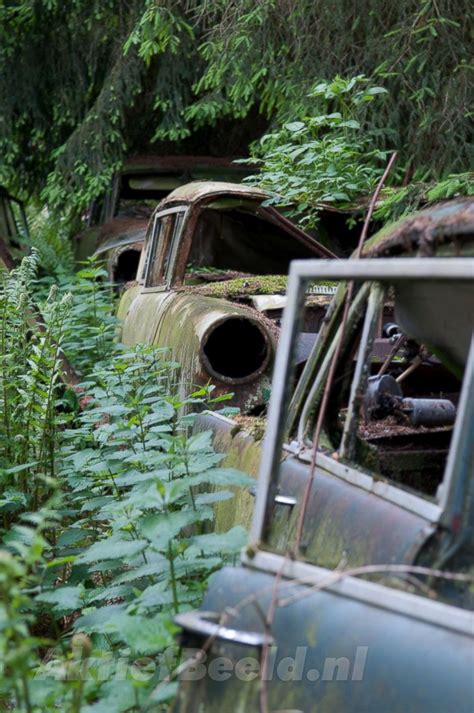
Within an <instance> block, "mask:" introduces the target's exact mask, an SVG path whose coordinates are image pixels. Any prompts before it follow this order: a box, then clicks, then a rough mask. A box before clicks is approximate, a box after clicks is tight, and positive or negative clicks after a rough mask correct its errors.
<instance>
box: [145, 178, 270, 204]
mask: <svg viewBox="0 0 474 713" xmlns="http://www.w3.org/2000/svg"><path fill="white" fill-rule="evenodd" d="M222 194H225V195H227V196H235V197H237V198H239V197H240V198H250V199H252V198H254V199H255V200H257V201H263V200H266V199H267V198H269V197H270V194H269V193H267V192H266V191H264V190H262V189H261V188H255V187H254V186H246V185H242V184H240V183H227V182H225V181H192V182H191V183H186V184H185V185H184V186H180V187H179V188H176V189H175V190H174V191H172V192H171V193H170V194H169V195H167V196H166V198H163V200H162V201H161V203H160V204H159V210H162V209H164V208H167V207H168V206H169V205H171V204H175V203H197V202H199V201H201V200H204V199H205V198H212V197H213V196H218V195H222Z"/></svg>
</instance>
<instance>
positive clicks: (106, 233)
mask: <svg viewBox="0 0 474 713" xmlns="http://www.w3.org/2000/svg"><path fill="white" fill-rule="evenodd" d="M249 173H250V171H249V169H248V168H247V167H246V166H244V165H243V164H240V163H236V162H235V161H234V159H233V158H214V157H212V156H153V155H145V156H136V157H133V158H130V159H128V160H127V161H126V162H125V164H124V166H123V168H122V169H121V171H119V172H118V173H116V174H115V176H114V178H113V180H112V183H111V186H110V188H109V190H108V191H107V192H106V194H105V196H104V198H103V199H102V200H95V201H94V202H93V203H92V205H91V206H90V208H89V211H88V214H87V217H86V230H84V231H83V232H82V233H80V234H79V235H77V236H76V238H75V253H76V257H77V260H78V261H81V260H84V259H85V258H87V257H89V256H90V255H92V254H93V253H94V252H95V251H97V254H99V255H101V256H102V257H105V258H106V267H107V270H108V273H109V278H110V280H111V281H113V282H114V283H124V282H127V281H128V280H133V279H135V277H136V273H137V268H138V262H139V260H140V253H141V250H142V247H143V242H144V239H145V234H146V229H147V225H148V221H149V219H150V216H151V213H152V212H153V210H154V208H155V207H156V204H157V202H158V201H160V200H162V199H163V198H165V197H166V196H167V195H168V194H169V193H171V191H173V190H174V189H176V188H178V187H179V186H182V185H184V184H186V183H189V182H190V181H196V180H210V179H212V180H216V181H233V182H234V183H235V182H239V181H241V180H242V179H243V178H244V177H245V176H248V175H249Z"/></svg>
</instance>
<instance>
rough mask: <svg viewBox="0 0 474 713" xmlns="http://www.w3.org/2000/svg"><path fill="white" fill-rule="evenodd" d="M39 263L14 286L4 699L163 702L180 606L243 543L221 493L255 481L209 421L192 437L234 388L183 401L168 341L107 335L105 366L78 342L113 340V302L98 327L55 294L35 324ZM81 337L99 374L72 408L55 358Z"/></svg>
mask: <svg viewBox="0 0 474 713" xmlns="http://www.w3.org/2000/svg"><path fill="white" fill-rule="evenodd" d="M37 260H38V258H37V255H35V254H33V255H32V256H31V257H28V258H25V260H24V261H23V263H22V265H21V267H20V268H19V269H18V270H17V271H15V272H13V273H11V274H10V275H8V274H4V275H2V289H1V290H0V298H1V309H2V312H1V314H2V315H3V331H2V333H1V334H2V340H3V341H2V344H3V351H2V353H1V355H2V359H1V362H0V367H1V369H0V371H1V373H0V376H1V377H2V382H1V383H2V386H3V389H2V393H3V394H4V395H3V401H2V411H1V414H2V420H1V423H0V433H1V441H0V444H1V447H2V452H1V458H2V461H1V468H2V470H1V473H0V475H1V478H2V480H1V481H0V495H1V501H0V503H1V508H2V512H3V515H4V521H3V525H4V527H3V530H2V532H1V536H2V545H3V547H4V548H5V549H4V550H3V551H1V550H0V667H1V670H2V676H1V677H0V678H1V681H0V701H1V702H2V705H3V706H4V707H6V709H11V708H12V707H13V708H14V709H15V710H17V711H24V712H25V713H47V712H48V711H51V713H53V711H56V710H58V709H60V710H65V711H67V712H68V713H79V711H83V712H84V713H100V712H101V711H114V713H115V712H117V713H119V712H120V711H135V712H136V711H145V710H149V709H150V705H153V709H154V710H161V708H160V706H161V702H160V701H165V700H167V699H168V698H169V697H170V696H172V695H173V693H174V690H175V686H174V685H170V686H167V687H165V689H163V690H161V688H160V694H159V696H158V697H156V696H155V694H154V691H155V688H156V686H157V685H158V683H161V682H162V681H163V679H164V677H165V676H166V675H167V674H168V673H169V672H170V671H171V670H172V669H173V668H174V666H176V664H177V662H178V661H179V649H178V647H177V646H176V643H175V640H174V634H175V632H176V627H175V625H174V624H173V617H174V615H175V614H176V613H177V612H179V611H181V610H183V609H186V608H189V607H195V606H198V605H199V603H200V600H201V597H202V593H203V591H204V588H205V586H206V582H207V578H208V577H209V575H210V574H212V573H213V572H214V571H215V570H216V569H218V568H219V567H220V566H222V564H223V563H224V562H233V561H234V559H235V557H236V555H237V553H238V552H239V550H240V548H241V547H242V545H243V544H244V542H245V532H244V531H243V530H242V529H241V528H234V529H233V530H231V531H229V532H227V533H219V534H216V533H212V532H211V523H212V519H213V509H212V508H213V505H214V504H215V503H217V502H219V501H222V500H225V499H228V498H231V497H233V492H232V489H233V488H235V487H238V486H242V485H245V486H247V485H248V484H249V483H250V482H253V481H251V479H250V478H248V477H247V476H245V475H244V474H242V473H240V472H238V471H236V470H234V469H225V468H222V467H220V462H221V460H222V458H223V456H222V455H221V454H218V453H216V452H215V451H214V449H213V447H212V444H211V434H210V433H196V434H194V435H191V427H192V425H193V422H194V418H195V413H194V409H196V408H197V407H200V408H201V407H202V406H212V407H216V406H219V405H220V404H221V402H223V401H225V397H222V396H221V397H217V398H213V395H212V387H208V388H203V389H200V390H198V391H194V392H193V393H191V394H190V395H189V396H188V397H187V398H185V399H184V400H183V399H180V397H178V396H177V395H176V394H177V388H176V386H177V381H178V379H179V367H178V365H177V364H176V363H174V362H173V361H170V360H169V359H168V358H167V354H166V351H164V350H158V349H156V348H154V347H149V346H138V347H136V348H135V349H133V350H131V351H126V350H125V348H124V347H121V346H120V345H116V346H112V342H111V341H110V339H109V336H107V339H106V343H105V345H103V346H104V349H103V353H102V355H101V356H103V357H105V358H104V359H102V361H101V362H99V361H98V356H99V355H98V353H96V352H93V351H92V349H91V350H90V351H87V352H84V351H82V350H81V349H79V346H80V344H81V341H80V340H81V337H82V338H83V339H90V340H91V344H92V343H93V342H94V340H96V341H95V348H96V349H98V348H99V346H100V344H99V342H97V339H98V338H99V336H100V338H101V339H102V338H103V336H104V333H102V332H100V330H99V331H97V329H98V327H97V323H96V322H95V321H94V320H99V319H101V315H100V313H99V312H96V314H95V315H94V320H93V321H92V323H91V322H90V321H89V313H87V312H84V311H82V310H76V312H74V310H75V309H76V307H75V306H74V305H73V306H72V308H71V305H70V298H69V297H64V298H59V297H58V293H57V290H53V292H52V293H51V294H50V296H49V299H48V301H47V302H46V304H44V305H43V310H44V322H45V326H44V328H43V329H42V330H37V328H36V327H35V325H34V322H32V320H31V318H30V317H31V310H32V309H34V307H33V304H32V297H31V285H32V283H33V281H34V278H35V271H36V269H37ZM98 277H100V269H99V268H96V267H94V266H93V265H91V266H89V267H88V268H87V269H86V270H85V271H83V272H82V275H81V276H80V278H79V283H80V284H82V283H84V284H83V290H82V293H81V295H80V296H79V298H78V299H79V302H81V300H82V304H84V303H85V302H87V304H88V307H89V311H91V310H92V309H93V307H94V305H96V306H97V305H98V304H99V303H100V304H101V305H102V306H104V307H105V295H106V291H105V290H103V291H101V290H102V288H101V287H100V282H99V281H98ZM86 284H88V285H89V288H90V289H89V288H87V289H86ZM97 290H98V292H97ZM68 330H70V331H68ZM71 332H74V339H75V340H76V341H74V342H71V341H69V342H68V339H69V340H70V339H71V338H72V337H71ZM68 344H69V349H70V353H71V355H72V356H73V357H74V359H75V360H76V363H80V364H81V368H82V369H83V371H84V373H85V375H86V379H85V381H84V382H83V383H82V384H81V386H80V390H81V394H82V398H81V410H80V411H79V412H78V413H77V414H76V415H75V417H74V419H73V420H71V416H67V415H66V414H65V413H64V412H63V409H64V404H65V399H64V396H63V395H62V393H61V392H62V389H61V388H60V386H59V376H60V373H61V372H60V369H59V366H58V363H57V356H58V353H59V349H60V347H61V345H62V346H64V347H67V346H68ZM94 353H96V361H95V362H94V363H93V361H92V358H93V354H94ZM5 389H7V391H5ZM5 394H6V395H5ZM21 406H23V408H21ZM6 416H7V418H6ZM144 656H146V657H147V658H146V661H145V660H144V658H143V657H144Z"/></svg>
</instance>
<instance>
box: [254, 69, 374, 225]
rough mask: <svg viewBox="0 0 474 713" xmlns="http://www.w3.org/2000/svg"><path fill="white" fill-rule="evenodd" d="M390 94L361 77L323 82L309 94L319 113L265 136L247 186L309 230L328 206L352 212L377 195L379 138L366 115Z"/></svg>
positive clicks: (255, 155) (260, 143)
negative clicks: (265, 195)
mask: <svg viewBox="0 0 474 713" xmlns="http://www.w3.org/2000/svg"><path fill="white" fill-rule="evenodd" d="M386 93H387V91H386V89H384V88H383V87H377V86H373V87H371V86H369V85H368V79H367V78H366V77H364V76H363V75H359V76H357V77H352V78H351V79H344V78H343V77H336V78H335V79H334V80H333V81H332V82H320V83H319V84H317V85H316V86H315V87H314V88H313V89H312V90H311V92H310V93H309V97H311V98H312V99H314V106H315V113H314V114H312V115H306V116H302V117H299V118H298V119H295V120H293V121H289V122H287V123H285V124H283V125H282V126H281V127H280V128H278V129H276V130H275V131H273V132H271V133H268V134H266V135H265V136H263V138H262V139H261V140H260V141H259V142H258V144H256V145H255V146H254V149H253V156H252V158H251V159H247V160H246V161H245V162H247V163H251V164H252V165H257V166H258V167H259V172H258V173H257V174H256V175H255V176H251V177H249V178H248V179H246V180H247V181H248V182H250V183H253V184H257V185H259V186H261V187H262V188H266V189H267V190H269V191H270V192H271V193H272V194H273V198H272V199H271V200H270V201H269V202H270V203H272V204H274V205H278V206H280V207H282V208H285V209H286V210H287V212H288V214H289V215H290V216H292V217H293V218H296V219H298V220H299V222H300V223H301V224H302V225H303V226H304V227H306V228H311V227H313V226H314V225H315V224H316V223H317V220H318V211H319V210H320V208H321V206H322V205H324V204H330V205H337V206H338V207H339V208H348V207H351V205H353V203H354V201H356V200H357V199H358V198H361V197H364V196H366V195H368V194H370V192H371V191H373V189H374V187H375V186H376V184H377V182H378V180H379V179H380V176H381V174H382V171H383V168H384V159H385V157H386V153H385V152H384V151H381V150H379V149H377V144H379V145H380V144H381V143H382V141H381V140H380V139H381V133H380V131H379V130H376V129H373V128H372V129H371V128H370V125H369V124H368V113H369V109H370V107H371V106H372V103H373V102H374V101H376V100H377V99H378V98H380V97H381V96H383V95H384V94H386Z"/></svg>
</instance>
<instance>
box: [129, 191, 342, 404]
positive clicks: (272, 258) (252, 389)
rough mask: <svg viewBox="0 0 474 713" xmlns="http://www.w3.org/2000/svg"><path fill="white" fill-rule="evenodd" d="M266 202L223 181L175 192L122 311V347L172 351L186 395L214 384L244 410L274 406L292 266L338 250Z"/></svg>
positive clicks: (320, 305)
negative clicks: (273, 380)
mask: <svg viewBox="0 0 474 713" xmlns="http://www.w3.org/2000/svg"><path fill="white" fill-rule="evenodd" d="M267 197H268V194H267V193H265V192H264V191H261V190H260V189H257V188H252V187H249V186H244V185H239V184H230V183H223V182H215V181H213V182H210V181H202V182H194V183H189V184H187V185H186V186H183V187H181V188H178V189H176V190H175V191H173V192H172V193H171V194H170V195H169V196H168V197H166V198H165V199H164V200H163V201H161V203H160V204H159V205H158V207H157V209H156V210H155V212H154V213H153V216H152V218H151V220H150V224H149V228H148V233H147V238H146V245H145V249H144V251H143V255H142V259H141V263H140V267H139V274H138V280H137V281H136V282H135V283H134V284H132V285H130V286H129V287H128V289H127V290H126V291H125V293H124V294H123V296H122V298H121V301H120V305H119V310H118V315H119V318H120V322H121V334H120V338H121V341H122V342H124V343H125V344H137V343H149V344H156V345H159V346H166V347H169V349H170V351H171V354H172V356H173V358H174V359H175V360H176V361H178V363H179V364H180V365H181V369H182V371H181V373H182V378H181V383H180V389H181V392H182V394H183V395H184V394H185V393H186V392H187V393H189V388H190V385H194V386H197V387H202V386H205V385H207V384H208V383H209V382H212V384H213V385H214V386H215V395H216V396H220V395H223V394H225V393H229V392H232V393H233V394H234V396H233V398H232V400H231V401H230V402H229V403H230V404H231V405H232V406H237V407H239V408H240V409H241V411H242V413H244V414H246V413H256V412H258V410H260V409H261V408H262V407H263V406H264V404H265V401H266V397H265V391H266V389H268V388H269V385H270V373H271V367H272V363H273V354H274V349H275V345H276V342H277V339H278V333H279V319H280V316H281V312H282V306H283V302H284V299H285V298H284V295H282V294H281V293H282V292H283V293H284V292H285V290H286V274H287V270H288V266H289V264H290V261H291V260H292V259H294V258H311V257H315V256H320V257H328V256H330V255H331V254H332V253H331V252H330V251H329V250H328V249H326V248H324V247H323V246H322V245H320V244H319V243H318V242H317V241H316V240H315V239H314V238H312V237H310V236H309V235H307V234H306V233H304V232H303V231H302V230H300V229H299V228H298V227H297V226H295V225H294V224H293V223H291V222H290V221H289V220H287V219H286V218H284V217H283V216H281V215H280V214H279V213H278V212H277V211H275V210H274V209H273V208H271V207H268V206H265V205H263V204H264V202H265V201H266V199H267ZM321 291H322V294H321ZM319 292H320V293H319V294H318V293H317V292H315V294H313V295H312V296H311V297H310V298H309V300H308V301H309V304H308V320H307V325H306V328H305V329H306V331H305V334H304V335H302V338H301V340H300V347H301V348H300V361H304V358H305V353H307V351H308V345H309V344H311V343H312V340H314V335H315V333H316V332H317V330H318V328H319V324H320V322H321V320H322V318H323V316H324V313H325V307H326V305H327V303H328V301H329V298H330V297H329V295H328V294H327V293H328V292H331V288H330V287H324V286H321V290H320V291H319Z"/></svg>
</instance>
